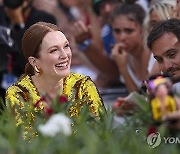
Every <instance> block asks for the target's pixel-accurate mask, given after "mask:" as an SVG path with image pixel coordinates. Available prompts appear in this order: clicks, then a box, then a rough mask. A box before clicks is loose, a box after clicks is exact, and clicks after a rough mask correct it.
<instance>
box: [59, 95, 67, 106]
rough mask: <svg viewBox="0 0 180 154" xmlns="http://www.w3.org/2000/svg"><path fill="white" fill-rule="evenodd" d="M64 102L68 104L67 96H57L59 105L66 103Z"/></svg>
mask: <svg viewBox="0 0 180 154" xmlns="http://www.w3.org/2000/svg"><path fill="white" fill-rule="evenodd" d="M66 102H68V97H67V95H61V96H59V103H60V104H63V103H66Z"/></svg>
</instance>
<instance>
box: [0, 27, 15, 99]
mask: <svg viewBox="0 0 180 154" xmlns="http://www.w3.org/2000/svg"><path fill="white" fill-rule="evenodd" d="M12 45H13V40H12V39H11V37H10V29H9V28H6V27H3V26H0V83H1V81H2V79H3V74H4V73H5V72H6V71H7V70H6V69H7V66H8V55H7V49H8V48H10V47H12ZM4 96H5V89H3V88H2V87H1V86H0V97H2V98H4Z"/></svg>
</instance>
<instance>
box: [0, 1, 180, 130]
mask: <svg viewBox="0 0 180 154" xmlns="http://www.w3.org/2000/svg"><path fill="white" fill-rule="evenodd" d="M0 3H1V5H0V83H1V84H0V89H1V91H0V94H1V97H2V98H4V99H5V92H6V100H8V102H10V105H11V106H14V104H16V103H17V104H18V105H19V106H20V108H22V106H23V103H22V102H21V101H20V100H21V99H20V98H21V97H22V98H23V99H24V100H25V101H28V100H29V99H30V96H31V97H32V98H33V102H36V101H38V99H40V98H41V96H42V94H46V95H48V97H49V98H51V99H53V98H55V97H56V94H57V91H59V90H61V91H62V92H63V93H64V94H67V95H68V97H69V98H72V95H73V94H72V93H73V90H72V89H74V88H75V89H76V90H77V96H76V99H84V98H86V99H87V101H86V102H87V104H88V105H89V107H90V111H92V113H93V114H94V115H95V116H97V115H98V111H99V110H103V111H104V110H105V107H104V104H103V100H102V99H101V96H100V95H101V93H99V90H98V89H99V88H107V89H108V88H112V87H118V86H124V88H125V89H126V90H127V94H129V93H131V92H134V91H137V92H138V91H140V90H142V89H143V88H144V85H145V82H144V81H147V80H148V78H149V77H151V76H152V75H155V74H163V73H164V74H165V73H167V74H168V75H169V76H170V77H171V78H172V80H173V84H174V85H173V90H176V93H177V94H180V85H179V82H180V20H179V19H180V0H142V1H141V0H125V1H123V0H122V1H121V0H68V1H67V0H51V1H48V0H2V1H1V2H0ZM56 25H57V26H56ZM70 66H71V67H70ZM70 72H73V73H70ZM24 73H25V74H24ZM79 73H80V74H82V75H80V74H79ZM87 76H90V78H89V77H87ZM18 79H19V80H18ZM94 83H95V84H94ZM12 84H13V85H12ZM95 85H96V86H95ZM119 97H121V95H120V96H119ZM117 99H118V100H120V98H116V99H115V100H114V102H115V101H116V100H117ZM123 100H124V99H123ZM179 103H180V102H179ZM178 106H180V105H178V101H177V110H180V108H178ZM79 108H80V106H79V105H78V104H75V106H74V107H73V108H72V110H71V111H70V112H71V114H72V115H76V114H77V113H78V110H79ZM166 118H179V119H180V112H179V111H177V112H176V113H173V114H168V115H167V116H166ZM17 119H18V120H19V123H21V122H20V119H21V118H20V117H19V114H17ZM177 127H178V128H180V124H178V125H177Z"/></svg>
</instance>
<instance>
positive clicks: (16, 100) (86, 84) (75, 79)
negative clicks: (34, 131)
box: [6, 73, 105, 128]
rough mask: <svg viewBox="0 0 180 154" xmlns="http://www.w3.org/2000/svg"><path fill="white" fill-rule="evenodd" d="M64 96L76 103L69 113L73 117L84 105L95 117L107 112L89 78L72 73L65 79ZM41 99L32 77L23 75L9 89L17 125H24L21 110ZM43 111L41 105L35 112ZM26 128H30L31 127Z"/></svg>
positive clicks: (7, 101) (9, 99)
mask: <svg viewBox="0 0 180 154" xmlns="http://www.w3.org/2000/svg"><path fill="white" fill-rule="evenodd" d="M63 94H65V95H67V96H68V99H69V100H73V102H75V103H74V105H73V106H71V108H70V109H69V111H68V112H69V115H70V116H71V117H73V116H75V117H76V116H78V114H79V111H80V109H81V108H82V107H83V104H84V103H86V104H87V105H88V107H89V111H90V112H92V113H93V115H94V116H95V117H97V116H98V111H99V110H102V111H105V107H104V105H103V102H102V99H101V97H100V95H99V92H98V90H97V88H96V86H95V84H94V83H93V81H92V80H91V79H90V78H89V77H86V76H83V75H80V74H76V73H70V75H69V76H67V77H66V78H64V85H63ZM40 98H41V96H40V94H39V92H38V91H37V88H36V87H35V85H34V84H33V82H32V80H31V77H30V76H28V75H23V76H22V77H21V78H20V79H19V80H18V82H17V83H15V84H13V85H12V86H10V87H9V88H8V90H7V92H6V103H7V106H9V107H12V108H13V107H15V115H16V118H15V119H16V123H17V125H20V124H24V122H23V120H22V119H23V118H22V116H23V115H21V114H20V113H19V111H20V110H24V105H28V107H30V106H32V105H30V104H29V103H33V104H35V103H36V102H38V101H39V100H40ZM82 100H84V101H82ZM25 103H27V104H25ZM42 109H43V105H42V103H41V105H40V109H37V108H36V107H35V108H34V111H36V112H38V111H39V110H42ZM31 116H32V118H31V119H32V121H33V120H34V119H35V117H34V115H33V114H32V115H31ZM30 125H31V124H30ZM25 127H26V128H30V127H29V126H25Z"/></svg>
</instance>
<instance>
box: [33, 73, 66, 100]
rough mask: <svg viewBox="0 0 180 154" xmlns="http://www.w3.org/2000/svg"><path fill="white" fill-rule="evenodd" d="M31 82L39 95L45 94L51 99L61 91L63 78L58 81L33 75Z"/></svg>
mask: <svg viewBox="0 0 180 154" xmlns="http://www.w3.org/2000/svg"><path fill="white" fill-rule="evenodd" d="M32 80H33V82H34V84H35V86H36V88H37V90H38V92H39V93H40V94H47V95H49V97H51V98H52V99H53V98H55V97H56V96H57V93H58V92H59V91H63V78H62V79H59V80H58V79H52V78H48V77H43V76H40V77H37V76H35V75H34V76H32Z"/></svg>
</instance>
